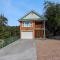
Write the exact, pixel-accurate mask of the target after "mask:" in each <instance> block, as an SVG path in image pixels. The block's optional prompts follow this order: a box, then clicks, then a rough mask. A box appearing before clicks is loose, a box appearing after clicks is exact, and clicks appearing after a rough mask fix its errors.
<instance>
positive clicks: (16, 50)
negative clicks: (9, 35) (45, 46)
mask: <svg viewBox="0 0 60 60" xmlns="http://www.w3.org/2000/svg"><path fill="white" fill-rule="evenodd" d="M0 60H37V56H36V46H35V42H34V41H33V40H18V41H15V42H14V43H12V44H10V45H8V46H6V47H4V48H2V49H1V50H0Z"/></svg>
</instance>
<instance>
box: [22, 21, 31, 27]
mask: <svg viewBox="0 0 60 60" xmlns="http://www.w3.org/2000/svg"><path fill="white" fill-rule="evenodd" d="M31 26H32V24H31V22H29V21H26V22H23V27H31Z"/></svg>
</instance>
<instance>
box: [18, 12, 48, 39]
mask: <svg viewBox="0 0 60 60" xmlns="http://www.w3.org/2000/svg"><path fill="white" fill-rule="evenodd" d="M46 20H47V19H46V18H45V17H42V16H40V15H39V14H38V13H36V12H35V11H31V12H29V13H27V14H26V15H25V16H24V17H22V18H21V19H20V20H19V22H20V35H21V39H34V38H45V21H46Z"/></svg>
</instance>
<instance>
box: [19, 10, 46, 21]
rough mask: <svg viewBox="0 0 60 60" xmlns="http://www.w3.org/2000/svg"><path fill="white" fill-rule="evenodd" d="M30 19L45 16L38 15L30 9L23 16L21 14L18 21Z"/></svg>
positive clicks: (38, 18)
mask: <svg viewBox="0 0 60 60" xmlns="http://www.w3.org/2000/svg"><path fill="white" fill-rule="evenodd" d="M30 20H47V19H46V18H45V17H42V16H40V14H38V13H37V12H35V11H30V12H29V13H27V14H26V15H25V16H23V17H22V18H21V19H19V21H30Z"/></svg>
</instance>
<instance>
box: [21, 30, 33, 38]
mask: <svg viewBox="0 0 60 60" xmlns="http://www.w3.org/2000/svg"><path fill="white" fill-rule="evenodd" d="M32 38H33V35H32V31H28V32H23V31H21V39H32Z"/></svg>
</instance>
